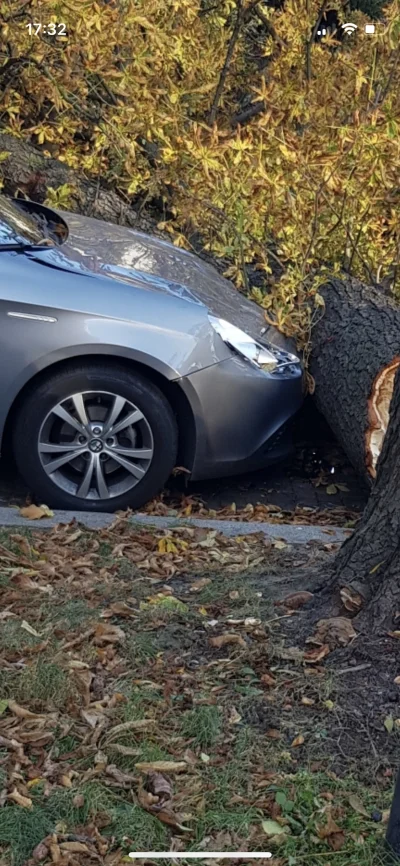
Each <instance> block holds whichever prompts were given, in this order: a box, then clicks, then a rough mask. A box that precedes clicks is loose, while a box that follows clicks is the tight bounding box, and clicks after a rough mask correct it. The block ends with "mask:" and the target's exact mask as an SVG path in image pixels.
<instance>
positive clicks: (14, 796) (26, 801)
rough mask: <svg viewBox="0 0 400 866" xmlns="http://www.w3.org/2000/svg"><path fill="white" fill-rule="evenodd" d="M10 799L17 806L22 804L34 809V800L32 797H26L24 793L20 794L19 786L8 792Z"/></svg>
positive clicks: (26, 807)
mask: <svg viewBox="0 0 400 866" xmlns="http://www.w3.org/2000/svg"><path fill="white" fill-rule="evenodd" d="M8 799H9V800H12V801H13V802H14V803H16V804H17V806H22V807H23V808H24V809H32V800H31V799H30V797H24V796H23V794H20V793H19V791H18V790H17V788H13V790H12V791H11V793H10V794H8Z"/></svg>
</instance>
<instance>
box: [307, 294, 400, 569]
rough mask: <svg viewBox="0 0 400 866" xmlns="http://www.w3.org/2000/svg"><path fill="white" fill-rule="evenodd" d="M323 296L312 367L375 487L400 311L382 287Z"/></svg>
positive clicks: (397, 353)
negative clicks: (323, 303)
mask: <svg viewBox="0 0 400 866" xmlns="http://www.w3.org/2000/svg"><path fill="white" fill-rule="evenodd" d="M322 294H323V297H324V300H325V312H324V315H323V316H322V318H321V320H320V322H319V324H318V325H317V326H316V328H315V330H314V332H313V335H312V355H311V364H310V372H311V374H312V376H313V377H314V380H315V400H316V403H317V407H318V409H319V410H320V412H321V413H322V414H323V415H324V416H325V418H326V420H327V421H328V424H329V426H330V427H331V429H332V430H333V432H334V433H335V435H336V437H337V439H338V440H339V442H340V444H341V445H342V447H343V449H344V451H345V452H346V453H347V455H348V457H349V459H350V461H351V462H352V464H353V465H354V467H355V469H356V470H357V472H358V473H359V475H360V476H361V477H363V478H364V479H365V481H366V482H367V483H368V484H369V485H370V484H371V483H372V481H373V479H374V478H375V476H376V466H377V459H378V456H379V452H380V450H381V448H382V443H383V439H384V435H385V431H386V429H387V424H388V417H389V405H390V398H391V395H392V393H393V383H394V377H395V373H396V369H397V367H398V366H399V364H400V308H399V306H398V305H397V304H396V303H395V302H394V301H393V300H392V299H391V298H390V297H387V296H386V295H385V293H384V291H383V290H382V289H380V288H377V287H371V286H365V285H362V284H361V283H359V282H358V281H356V280H352V279H349V280H348V281H342V280H336V279H335V280H332V281H330V282H329V283H328V284H327V285H326V286H325V287H324V288H323V290H322ZM399 489H400V488H399ZM371 567H372V566H371Z"/></svg>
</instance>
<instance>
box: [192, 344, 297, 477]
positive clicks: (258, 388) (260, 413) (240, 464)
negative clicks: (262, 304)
mask: <svg viewBox="0 0 400 866" xmlns="http://www.w3.org/2000/svg"><path fill="white" fill-rule="evenodd" d="M181 386H182V388H183V390H184V392H185V394H186V395H187V397H188V399H189V400H190V402H191V405H192V406H193V408H194V412H195V418H196V426H197V429H198V431H199V434H200V435H198V444H197V449H196V454H195V458H194V463H193V466H192V467H191V472H192V478H193V480H197V479H200V478H209V477H212V476H213V475H221V476H222V475H229V474H233V473H235V472H240V471H247V470H250V469H254V468H257V467H260V466H263V465H264V466H266V465H268V464H269V463H272V462H274V461H275V459H276V456H277V455H276V451H275V442H273V439H274V436H275V434H276V433H277V432H278V431H279V430H280V429H281V428H283V427H284V425H285V424H286V423H287V421H288V420H289V419H290V418H291V417H292V415H293V414H294V413H295V412H296V411H297V410H298V409H299V408H300V406H301V404H302V401H303V396H302V389H301V370H300V369H299V370H298V371H297V372H296V373H290V372H286V371H285V372H283V373H282V374H281V375H279V374H278V375H276V374H273V375H268V374H265V373H264V372H263V371H262V370H256V369H254V368H253V367H252V366H251V365H250V364H248V363H247V362H246V361H244V360H242V359H241V358H240V357H238V356H237V357H232V358H230V359H229V360H226V361H222V362H221V363H220V364H218V366H217V367H213V368H207V369H205V370H201V371H199V372H197V373H193V374H192V375H191V376H188V377H186V378H185V379H184V380H182V382H181ZM191 391H193V393H191ZM216 410H217V411H216ZM270 442H271V443H273V446H274V447H273V448H271V450H269V443H270ZM288 450H290V444H289V447H288V448H286V453H287V452H288Z"/></svg>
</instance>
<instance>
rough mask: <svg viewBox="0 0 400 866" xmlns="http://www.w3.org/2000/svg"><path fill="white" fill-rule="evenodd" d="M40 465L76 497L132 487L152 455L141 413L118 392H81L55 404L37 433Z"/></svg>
mask: <svg viewBox="0 0 400 866" xmlns="http://www.w3.org/2000/svg"><path fill="white" fill-rule="evenodd" d="M38 451H39V457H40V461H41V464H42V466H43V469H44V471H45V472H46V474H47V475H48V476H49V477H50V478H51V480H52V481H53V483H54V484H56V485H57V486H58V487H60V488H61V489H63V490H64V491H66V492H67V493H69V494H72V495H73V496H76V497H77V498H79V499H97V500H99V499H111V498H113V497H115V496H119V495H121V494H123V493H126V492H127V491H129V490H130V489H132V488H133V487H135V486H136V485H137V484H138V483H139V481H141V479H142V478H143V477H144V476H145V475H146V473H147V471H148V469H149V467H150V464H151V461H152V459H153V454H154V443H153V435H152V431H151V427H150V424H149V422H148V421H147V419H146V418H145V416H144V414H143V412H141V411H140V409H138V408H137V406H135V405H134V404H133V403H131V402H130V401H129V400H126V399H125V398H124V397H122V396H120V395H119V394H111V393H109V392H107V391H95V392H92V391H87V392H82V393H79V394H72V395H71V396H70V397H68V398H66V399H65V400H62V401H61V402H60V403H57V404H56V406H54V407H53V408H52V409H51V411H50V412H49V413H48V415H47V416H46V418H45V420H44V422H43V424H42V427H41V429H40V433H39V442H38Z"/></svg>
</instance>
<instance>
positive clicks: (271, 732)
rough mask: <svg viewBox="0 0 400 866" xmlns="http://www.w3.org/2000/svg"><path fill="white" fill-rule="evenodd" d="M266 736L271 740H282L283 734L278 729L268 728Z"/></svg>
mask: <svg viewBox="0 0 400 866" xmlns="http://www.w3.org/2000/svg"><path fill="white" fill-rule="evenodd" d="M265 736H266V737H268V739H269V740H281V739H282V734H281V732H280V731H278V730H277V729H276V728H268V730H267V731H266V732H265Z"/></svg>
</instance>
